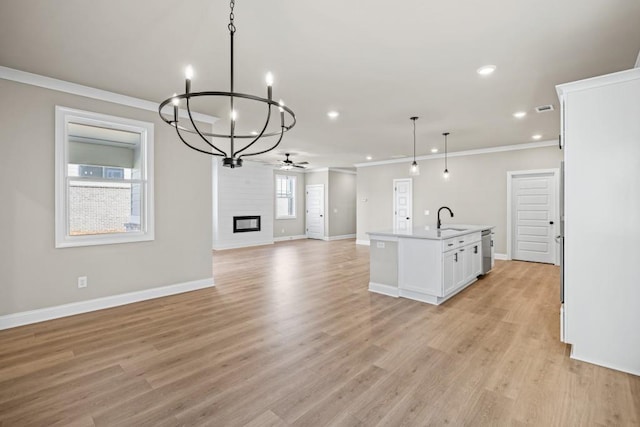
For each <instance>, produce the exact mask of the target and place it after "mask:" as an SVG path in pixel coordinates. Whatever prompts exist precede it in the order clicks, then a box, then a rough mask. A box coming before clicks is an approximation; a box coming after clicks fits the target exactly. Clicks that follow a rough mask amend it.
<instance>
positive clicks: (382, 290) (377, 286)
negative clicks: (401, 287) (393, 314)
mask: <svg viewBox="0 0 640 427" xmlns="http://www.w3.org/2000/svg"><path fill="white" fill-rule="evenodd" d="M369 292H375V293H376V294H382V295H387V296H390V297H396V298H398V295H399V293H398V287H397V286H391V285H383V284H382V283H375V282H369Z"/></svg>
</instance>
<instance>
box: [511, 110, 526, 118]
mask: <svg viewBox="0 0 640 427" xmlns="http://www.w3.org/2000/svg"><path fill="white" fill-rule="evenodd" d="M526 115H527V113H526V112H525V111H517V112H515V113H513V117H515V118H516V119H521V118H523V117H524V116H526Z"/></svg>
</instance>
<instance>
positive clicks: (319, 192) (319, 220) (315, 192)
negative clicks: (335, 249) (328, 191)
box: [305, 184, 324, 239]
mask: <svg viewBox="0 0 640 427" xmlns="http://www.w3.org/2000/svg"><path fill="white" fill-rule="evenodd" d="M305 193H306V199H305V202H306V205H305V206H306V218H305V220H306V222H305V224H306V227H305V228H306V231H307V233H306V234H307V237H308V238H309V239H324V185H323V184H314V185H307V186H306V191H305Z"/></svg>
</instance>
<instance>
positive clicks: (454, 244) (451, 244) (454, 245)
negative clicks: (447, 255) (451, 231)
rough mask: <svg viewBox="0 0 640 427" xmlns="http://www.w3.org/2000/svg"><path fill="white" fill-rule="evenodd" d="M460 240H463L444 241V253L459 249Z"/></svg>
mask: <svg viewBox="0 0 640 427" xmlns="http://www.w3.org/2000/svg"><path fill="white" fill-rule="evenodd" d="M459 240H461V239H458V238H457V237H451V238H449V239H446V240H443V241H442V252H448V251H450V250H452V249H458V247H459V246H460V244H459V243H458V241H459Z"/></svg>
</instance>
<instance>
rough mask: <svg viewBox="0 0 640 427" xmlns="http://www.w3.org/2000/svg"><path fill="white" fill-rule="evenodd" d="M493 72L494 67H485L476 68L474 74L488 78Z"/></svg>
mask: <svg viewBox="0 0 640 427" xmlns="http://www.w3.org/2000/svg"><path fill="white" fill-rule="evenodd" d="M495 70H496V66H495V65H485V66H483V67H480V68H478V69H477V70H476V72H477V73H478V74H480V75H481V76H488V75H490V74H493V72H494V71H495Z"/></svg>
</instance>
